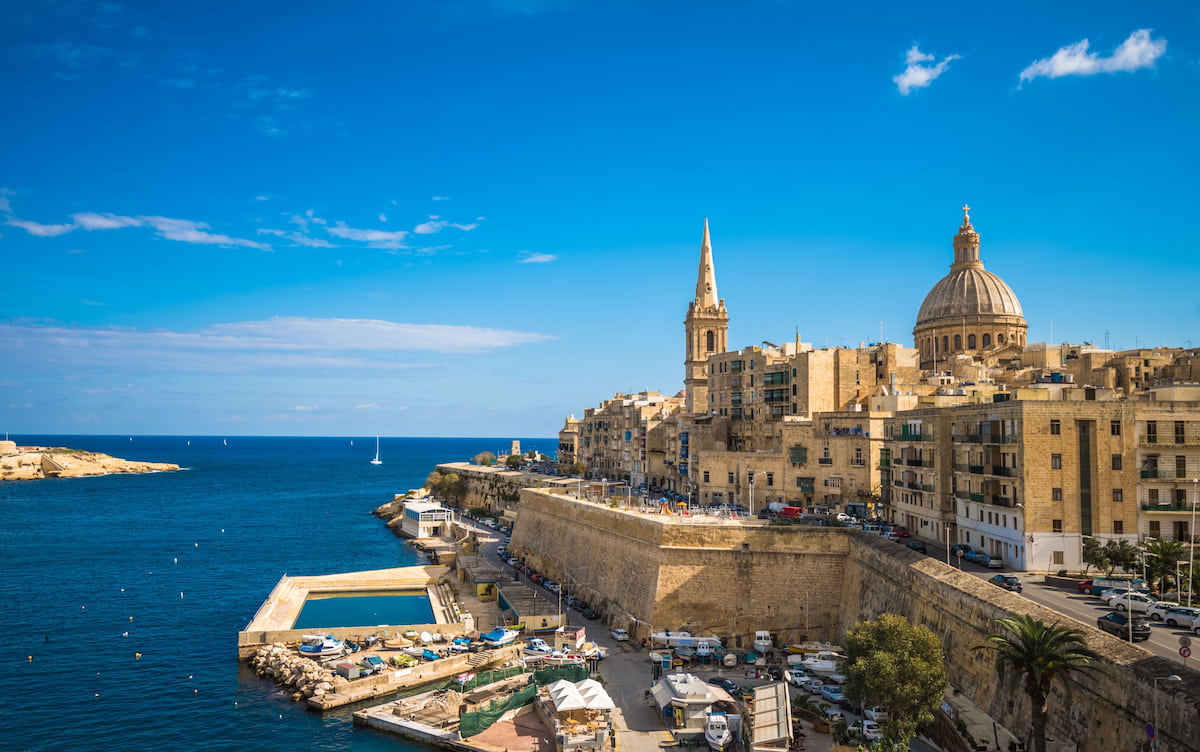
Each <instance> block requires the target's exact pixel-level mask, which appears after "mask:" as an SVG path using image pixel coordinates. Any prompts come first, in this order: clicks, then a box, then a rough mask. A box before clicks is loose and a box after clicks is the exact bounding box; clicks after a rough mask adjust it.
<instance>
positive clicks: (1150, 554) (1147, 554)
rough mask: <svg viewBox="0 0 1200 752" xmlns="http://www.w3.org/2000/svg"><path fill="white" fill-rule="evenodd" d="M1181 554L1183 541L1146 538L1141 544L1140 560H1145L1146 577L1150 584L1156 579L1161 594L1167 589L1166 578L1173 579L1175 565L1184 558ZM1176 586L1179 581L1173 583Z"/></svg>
mask: <svg viewBox="0 0 1200 752" xmlns="http://www.w3.org/2000/svg"><path fill="white" fill-rule="evenodd" d="M1186 559H1187V557H1186V556H1184V555H1183V541H1177V540H1162V539H1157V540H1148V541H1146V542H1145V544H1143V546H1142V560H1143V561H1145V562H1146V577H1147V578H1149V580H1150V582H1151V584H1153V583H1154V581H1155V580H1158V592H1159V594H1160V595H1161V594H1162V593H1165V592H1166V591H1167V580H1168V579H1170V580H1172V581H1174V579H1175V565H1176V564H1178V563H1179V562H1181V561H1184V560H1186ZM1175 586H1176V588H1178V587H1179V583H1175Z"/></svg>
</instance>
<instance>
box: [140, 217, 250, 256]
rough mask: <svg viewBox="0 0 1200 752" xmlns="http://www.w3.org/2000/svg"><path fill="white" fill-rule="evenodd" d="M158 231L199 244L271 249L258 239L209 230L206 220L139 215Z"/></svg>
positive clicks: (169, 237) (185, 241)
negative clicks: (196, 220) (195, 220)
mask: <svg viewBox="0 0 1200 752" xmlns="http://www.w3.org/2000/svg"><path fill="white" fill-rule="evenodd" d="M138 219H140V220H141V221H143V222H145V223H146V224H148V225H150V226H151V227H153V228H154V229H155V231H157V232H158V235H159V237H162V238H166V239H167V240H178V241H179V242H181V243H194V244H199V245H224V246H240V247H242V248H256V249H258V250H260V251H269V250H271V246H269V245H267V244H266V243H259V242H258V241H256V240H246V239H244V238H235V237H231V236H229V235H222V234H220V233H213V232H207V230H208V229H210V228H209V226H208V225H207V224H205V223H204V222H193V221H192V220H190V219H172V218H170V217H138Z"/></svg>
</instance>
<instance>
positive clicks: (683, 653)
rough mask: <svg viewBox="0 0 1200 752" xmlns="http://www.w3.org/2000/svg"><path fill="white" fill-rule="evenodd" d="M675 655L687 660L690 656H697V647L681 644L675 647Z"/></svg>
mask: <svg viewBox="0 0 1200 752" xmlns="http://www.w3.org/2000/svg"><path fill="white" fill-rule="evenodd" d="M675 655H677V656H678V657H680V658H683V659H684V660H687V659H688V658H695V657H696V649H695V648H689V647H687V646H684V645H681V646H679V647H677V648H675Z"/></svg>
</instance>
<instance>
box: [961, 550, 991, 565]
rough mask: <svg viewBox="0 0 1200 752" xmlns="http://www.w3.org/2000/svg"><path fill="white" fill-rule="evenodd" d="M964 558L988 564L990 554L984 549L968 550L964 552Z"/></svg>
mask: <svg viewBox="0 0 1200 752" xmlns="http://www.w3.org/2000/svg"><path fill="white" fill-rule="evenodd" d="M963 558H964V559H966V560H967V561H970V562H973V563H975V564H987V560H988V555H987V554H986V553H984V552H983V551H975V550H971V551H967V552H966V553H965V554H963Z"/></svg>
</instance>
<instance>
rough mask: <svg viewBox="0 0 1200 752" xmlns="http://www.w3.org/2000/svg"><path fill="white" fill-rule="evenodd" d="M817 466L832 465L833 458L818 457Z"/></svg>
mask: <svg viewBox="0 0 1200 752" xmlns="http://www.w3.org/2000/svg"><path fill="white" fill-rule="evenodd" d="M817 464H818V465H832V464H833V458H832V457H818V458H817Z"/></svg>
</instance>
